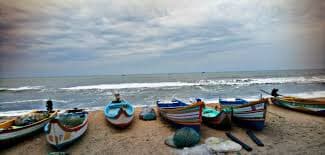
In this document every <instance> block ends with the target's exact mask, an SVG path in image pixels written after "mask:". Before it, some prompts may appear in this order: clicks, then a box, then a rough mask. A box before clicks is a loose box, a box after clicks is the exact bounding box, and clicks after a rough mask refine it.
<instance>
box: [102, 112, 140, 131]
mask: <svg viewBox="0 0 325 155" xmlns="http://www.w3.org/2000/svg"><path fill="white" fill-rule="evenodd" d="M133 118H134V115H131V116H128V115H127V114H126V113H125V111H124V110H123V109H120V113H119V114H118V116H117V117H116V118H109V117H106V120H107V122H108V123H109V124H111V125H113V126H116V127H119V128H126V127H128V126H129V125H130V124H131V123H132V121H133Z"/></svg>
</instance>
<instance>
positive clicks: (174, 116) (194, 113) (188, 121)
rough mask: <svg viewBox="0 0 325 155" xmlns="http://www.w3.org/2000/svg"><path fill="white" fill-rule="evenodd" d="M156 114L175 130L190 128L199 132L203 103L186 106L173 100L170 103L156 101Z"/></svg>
mask: <svg viewBox="0 0 325 155" xmlns="http://www.w3.org/2000/svg"><path fill="white" fill-rule="evenodd" d="M157 107H158V112H159V114H160V116H162V117H163V118H164V119H166V120H167V121H169V122H171V123H172V124H173V125H174V126H175V127H176V128H182V127H191V128H193V129H195V130H196V131H200V127H201V122H202V109H203V102H195V103H193V104H186V103H184V102H182V101H180V100H177V99H174V100H173V101H171V102H161V101H157Z"/></svg>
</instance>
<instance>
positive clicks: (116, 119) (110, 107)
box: [104, 100, 134, 128]
mask: <svg viewBox="0 0 325 155" xmlns="http://www.w3.org/2000/svg"><path fill="white" fill-rule="evenodd" d="M104 114H105V117H106V120H107V121H108V122H109V123H110V124H112V125H113V126H116V127H120V128H125V127H127V126H129V125H130V124H131V122H132V120H133V118H134V107H133V105H132V104H130V103H129V102H127V101H125V100H122V101H121V102H120V103H113V102H110V103H108V104H107V105H106V106H105V109H104Z"/></svg>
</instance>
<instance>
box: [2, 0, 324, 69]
mask: <svg viewBox="0 0 325 155" xmlns="http://www.w3.org/2000/svg"><path fill="white" fill-rule="evenodd" d="M0 7H1V8H2V9H1V10H0V18H1V20H0V34H1V35H0V55H1V58H0V60H1V62H0V64H1V74H4V75H5V74H9V73H10V74H17V75H23V74H26V72H27V74H30V75H33V74H35V75H37V74H47V71H48V70H51V71H53V72H51V73H52V74H68V73H69V72H70V73H71V72H73V73H71V74H84V73H85V74H93V73H94V74H95V73H96V74H97V73H102V74H106V73H125V72H126V73H127V72H132V73H135V72H137V71H138V72H141V73H142V72H153V71H155V72H156V71H158V72H159V71H163V72H168V71H172V72H177V71H184V68H193V70H191V71H200V70H203V69H206V70H210V71H217V70H228V69H231V70H236V66H242V65H240V64H231V63H229V61H231V60H232V59H234V58H232V57H237V55H240V54H243V53H244V54H248V56H247V58H249V57H251V58H252V59H264V58H261V57H263V56H265V55H268V56H270V58H269V59H272V60H278V59H279V60H281V61H278V64H277V65H274V63H273V62H269V63H266V62H263V65H262V66H261V68H256V65H255V64H254V63H253V62H251V63H248V64H247V65H245V68H241V67H238V69H240V70H243V69H246V70H254V69H263V68H264V69H279V68H281V67H283V68H294V67H293V66H297V65H295V64H296V63H299V61H301V59H303V58H306V57H305V55H308V54H305V53H306V52H307V51H308V52H311V50H312V51H313V55H315V56H309V57H307V58H308V60H307V58H306V60H305V59H304V63H303V65H302V66H299V67H298V68H324V67H325V63H324V59H323V60H321V59H319V57H324V54H323V53H321V52H320V51H322V50H324V46H323V43H324V42H322V41H324V40H325V39H324V36H321V35H319V34H320V33H322V32H324V25H325V23H324V17H325V15H324V14H325V13H324V12H323V11H322V10H324V9H325V3H324V2H322V1H321V0H314V1H307V0H306V1H302V2H300V4H296V2H295V1H293V0H289V1H283V0H272V1H271V0H270V1H258V0H256V1H252V0H240V1H226V0H225V1H213V0H204V1H177V3H176V2H174V1H158V2H157V1H151V0H145V1H141V2H139V1H135V0H128V1H101V0H97V1H96V2H93V1H92V2H90V1H83V0H82V1H61V0H56V1H40V0H32V1H30V0H29V1H27V0H22V1H16V2H15V3H13V2H11V1H1V2H0ZM323 34H324V33H323ZM316 39H317V40H316ZM306 40H308V41H306ZM314 40H316V41H314ZM301 42H303V44H300V43H301ZM295 46H299V47H301V48H297V47H295ZM301 49H305V50H301ZM270 52H271V53H272V54H269V53H270ZM283 55H287V57H285V58H283V57H282V56H283ZM293 55H294V56H293ZM299 55H301V56H299ZM182 58H187V59H188V60H187V61H188V62H191V61H199V62H200V63H201V64H204V65H201V66H202V67H199V68H198V67H197V66H196V65H198V64H196V63H191V64H187V63H182V62H179V60H180V59H182ZM238 58H240V57H238ZM206 60H209V62H208V63H207V61H206ZM215 60H218V61H219V62H218V63H216V62H215ZM238 61H240V60H238ZM157 62H161V63H158V64H157ZM221 62H222V63H221ZM167 63H168V65H167ZM21 64H24V66H23V67H22V66H21ZM149 64H152V65H149ZM216 64H218V66H221V67H219V68H218V69H216V68H214V67H211V66H215V65H216ZM304 65H305V66H304ZM75 66H77V67H75ZM78 67H80V68H78ZM85 67H88V68H90V70H91V71H92V73H91V71H87V72H86V71H83V68H85ZM150 67H151V68H150ZM76 68H78V69H76ZM115 68H123V69H122V71H121V70H115ZM222 68H224V69H222ZM175 69H176V70H175ZM88 72H89V73H88Z"/></svg>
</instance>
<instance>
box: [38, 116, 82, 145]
mask: <svg viewBox="0 0 325 155" xmlns="http://www.w3.org/2000/svg"><path fill="white" fill-rule="evenodd" d="M87 128H88V114H87V113H85V120H84V121H83V123H82V124H81V125H78V126H75V127H70V128H69V127H65V126H64V125H62V124H61V123H60V121H59V120H57V119H54V120H51V121H50V122H49V123H48V124H47V125H46V126H45V128H44V130H45V133H46V140H47V142H48V143H49V144H51V145H52V146H54V147H56V148H58V149H62V148H63V147H66V146H67V145H69V144H71V143H73V142H74V141H76V140H77V139H79V138H80V137H81V136H82V135H83V134H84V133H85V132H86V131H87Z"/></svg>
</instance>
